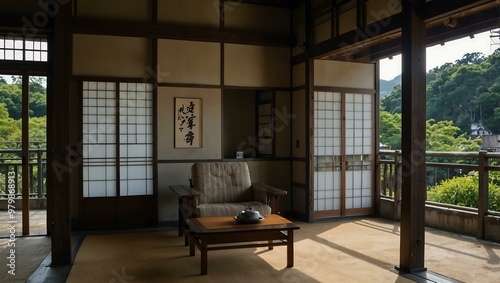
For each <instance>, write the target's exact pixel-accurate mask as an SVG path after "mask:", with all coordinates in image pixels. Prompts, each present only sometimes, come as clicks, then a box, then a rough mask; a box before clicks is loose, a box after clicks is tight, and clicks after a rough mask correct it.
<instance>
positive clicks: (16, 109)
mask: <svg viewBox="0 0 500 283" xmlns="http://www.w3.org/2000/svg"><path fill="white" fill-rule="evenodd" d="M0 103H4V104H5V106H6V107H7V110H8V112H9V116H10V117H11V118H13V119H14V120H18V119H20V118H21V114H22V89H21V86H19V85H16V84H0Z"/></svg>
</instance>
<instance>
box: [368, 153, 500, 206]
mask: <svg viewBox="0 0 500 283" xmlns="http://www.w3.org/2000/svg"><path fill="white" fill-rule="evenodd" d="M377 160H378V166H377V169H378V171H377V174H379V175H378V176H380V182H379V184H377V186H378V188H377V189H378V191H379V192H380V196H381V197H384V198H391V199H394V200H395V203H397V202H400V201H401V184H402V178H403V175H404V174H403V172H402V170H403V169H402V164H403V160H402V157H401V151H400V150H380V152H379V156H378V159H377ZM492 161H496V162H495V163H496V164H500V153H497V152H486V151H480V152H426V168H427V187H428V188H429V187H430V186H434V185H436V184H438V183H440V182H441V181H442V180H445V179H449V178H453V177H455V176H464V175H467V174H468V173H469V172H471V171H477V172H478V174H479V185H478V186H479V187H478V192H479V193H478V196H479V197H478V207H477V211H478V213H479V214H488V213H492V214H497V212H491V211H490V212H488V209H487V208H488V182H489V180H490V178H489V172H490V171H500V166H498V165H492V164H493V162H492ZM432 204H433V205H442V206H444V207H446V206H448V205H446V204H438V203H432ZM454 208H456V206H454ZM464 210H470V208H464Z"/></svg>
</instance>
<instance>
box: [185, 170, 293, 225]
mask: <svg viewBox="0 0 500 283" xmlns="http://www.w3.org/2000/svg"><path fill="white" fill-rule="evenodd" d="M190 185H191V187H190V188H188V187H184V188H182V190H183V192H182V193H181V192H179V191H176V193H177V194H178V195H179V205H180V209H179V216H180V217H179V224H180V225H179V235H182V234H183V233H182V231H181V229H185V228H186V223H187V221H189V218H192V217H215V216H235V215H237V214H238V213H239V212H241V211H242V210H245V209H246V208H248V207H252V208H253V209H254V210H258V211H259V212H260V213H261V214H271V213H274V214H277V213H279V197H280V196H283V195H286V194H287V192H286V191H285V190H281V189H278V188H275V187H272V186H269V185H266V184H263V183H252V181H251V179H250V172H249V170H248V165H247V163H245V162H198V163H195V164H193V165H192V167H191V184H190ZM176 187H178V186H176ZM181 214H182V215H181ZM181 222H182V223H181Z"/></svg>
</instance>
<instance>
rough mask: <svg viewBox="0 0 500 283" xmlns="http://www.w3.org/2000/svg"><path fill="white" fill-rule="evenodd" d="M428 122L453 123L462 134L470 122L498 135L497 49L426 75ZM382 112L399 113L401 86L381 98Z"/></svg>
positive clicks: (499, 54)
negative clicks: (489, 53) (479, 124)
mask: <svg viewBox="0 0 500 283" xmlns="http://www.w3.org/2000/svg"><path fill="white" fill-rule="evenodd" d="M426 100H427V117H426V118H427V120H428V119H434V120H436V121H444V120H447V121H452V122H453V124H454V125H455V126H457V127H459V128H460V130H461V133H469V132H470V128H471V122H475V123H478V122H479V121H480V120H482V123H483V125H484V127H485V128H487V129H489V130H491V131H492V132H493V133H494V134H500V49H497V50H495V52H494V53H493V54H492V55H490V56H488V57H485V56H484V54H482V53H479V52H474V53H467V54H465V55H464V56H463V57H462V59H459V60H457V61H455V63H447V64H444V65H442V66H440V67H436V68H434V69H432V70H430V71H429V72H428V73H427V96H426ZM381 110H385V111H388V112H390V113H401V85H397V86H396V87H395V88H394V89H393V90H392V92H391V94H389V95H387V96H385V97H384V98H381Z"/></svg>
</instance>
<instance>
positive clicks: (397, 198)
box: [392, 150, 401, 220]
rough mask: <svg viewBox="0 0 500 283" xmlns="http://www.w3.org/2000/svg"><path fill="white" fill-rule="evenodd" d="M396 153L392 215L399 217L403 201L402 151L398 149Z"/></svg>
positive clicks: (395, 218) (394, 217) (395, 217)
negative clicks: (399, 209)
mask: <svg viewBox="0 0 500 283" xmlns="http://www.w3.org/2000/svg"><path fill="white" fill-rule="evenodd" d="M395 153H396V154H395V155H394V207H393V212H392V216H393V219H394V220H397V219H398V216H399V215H398V207H399V204H400V202H401V151H400V150H396V152H395Z"/></svg>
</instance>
